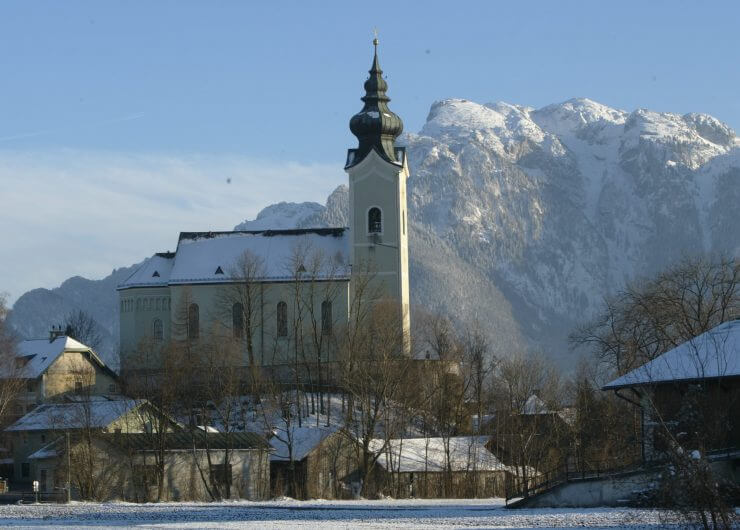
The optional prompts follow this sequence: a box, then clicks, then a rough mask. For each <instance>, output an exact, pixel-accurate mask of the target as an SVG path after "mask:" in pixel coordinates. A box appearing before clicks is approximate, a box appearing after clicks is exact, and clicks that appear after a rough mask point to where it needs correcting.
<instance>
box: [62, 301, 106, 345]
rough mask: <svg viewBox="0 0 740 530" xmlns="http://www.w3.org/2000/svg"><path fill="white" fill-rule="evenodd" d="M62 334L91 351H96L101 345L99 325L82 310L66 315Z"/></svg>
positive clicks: (101, 336) (101, 337)
mask: <svg viewBox="0 0 740 530" xmlns="http://www.w3.org/2000/svg"><path fill="white" fill-rule="evenodd" d="M64 334H65V335H67V336H68V337H72V338H73V339H75V340H76V341H79V342H81V343H83V344H85V345H86V346H89V347H90V349H92V350H93V351H97V349H98V348H99V347H100V345H101V344H102V343H103V335H102V333H101V332H100V324H98V322H97V321H96V320H95V319H94V318H93V317H92V315H90V314H89V313H87V312H85V311H83V310H82V309H80V310H78V311H73V312H72V313H70V314H69V315H67V318H66V319H65V322H64Z"/></svg>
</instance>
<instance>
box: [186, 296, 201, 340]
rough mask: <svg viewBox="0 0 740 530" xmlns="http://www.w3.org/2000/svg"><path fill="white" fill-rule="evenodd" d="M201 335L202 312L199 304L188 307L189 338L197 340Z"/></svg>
mask: <svg viewBox="0 0 740 530" xmlns="http://www.w3.org/2000/svg"><path fill="white" fill-rule="evenodd" d="M198 335H200V310H199V309H198V304H190V307H188V338H189V339H197V338H198Z"/></svg>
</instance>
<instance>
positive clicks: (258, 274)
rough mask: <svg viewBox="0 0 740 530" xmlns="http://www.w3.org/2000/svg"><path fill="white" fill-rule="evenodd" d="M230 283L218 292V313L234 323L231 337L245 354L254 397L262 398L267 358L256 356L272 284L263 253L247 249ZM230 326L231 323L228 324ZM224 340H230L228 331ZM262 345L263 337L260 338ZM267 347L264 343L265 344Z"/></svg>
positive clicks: (266, 316) (240, 257) (241, 256)
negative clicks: (263, 369) (269, 281)
mask: <svg viewBox="0 0 740 530" xmlns="http://www.w3.org/2000/svg"><path fill="white" fill-rule="evenodd" d="M228 272H229V273H230V276H231V282H230V283H229V284H228V286H226V287H225V288H224V289H223V290H221V291H220V292H219V299H218V300H217V304H216V305H217V312H218V313H221V315H219V316H222V317H223V318H222V320H223V321H224V322H228V323H229V324H231V326H230V329H231V337H230V339H231V340H233V341H234V342H235V343H236V344H237V345H238V346H239V348H240V351H244V352H245V353H246V359H247V364H248V375H249V388H250V389H251V391H252V394H253V396H254V398H255V401H259V399H260V375H261V373H260V368H259V366H260V365H264V361H265V360H264V359H258V358H257V353H258V352H257V348H256V344H257V342H258V338H259V337H260V336H261V335H262V336H263V335H264V330H263V329H262V326H263V323H264V321H265V319H266V318H269V315H265V310H266V306H265V297H266V296H268V294H269V293H268V291H269V289H270V284H269V283H265V282H264V278H265V275H266V270H265V263H264V260H263V259H262V257H261V256H258V255H256V254H254V253H253V252H252V251H250V250H245V251H244V252H243V253H242V254H241V255H240V256H239V257H238V258H237V260H236V262H235V263H234V265H233V267H232V268H231V270H230V271H228ZM227 328H228V326H227ZM222 339H229V337H228V332H227V333H224V337H222ZM259 342H260V344H262V343H263V342H264V340H260V341H259ZM262 347H264V345H262Z"/></svg>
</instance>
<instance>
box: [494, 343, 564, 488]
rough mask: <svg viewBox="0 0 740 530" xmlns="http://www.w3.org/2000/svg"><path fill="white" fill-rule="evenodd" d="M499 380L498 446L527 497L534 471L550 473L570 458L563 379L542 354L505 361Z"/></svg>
mask: <svg viewBox="0 0 740 530" xmlns="http://www.w3.org/2000/svg"><path fill="white" fill-rule="evenodd" d="M495 377H496V380H497V381H496V396H495V398H494V399H495V402H496V403H497V405H498V406H497V410H496V417H497V421H496V426H495V429H496V432H495V434H494V440H495V446H496V448H497V450H498V451H499V453H500V454H502V456H503V457H504V458H505V459H508V460H510V461H511V462H512V464H513V465H514V466H516V467H517V469H518V474H519V477H520V479H521V480H522V482H523V484H525V494H526V485H527V484H528V483H529V481H530V480H531V479H532V478H533V477H532V476H531V471H532V470H536V471H542V470H547V469H548V468H551V467H554V466H556V465H559V464H560V463H562V462H563V461H564V459H565V456H566V455H564V454H563V453H562V449H563V446H564V444H563V442H562V436H563V435H564V434H565V433H564V432H563V430H564V427H565V426H564V424H563V422H562V418H560V416H559V415H558V412H559V411H561V410H562V408H563V403H562V395H563V393H562V391H561V388H562V387H561V381H560V375H559V373H558V371H557V369H556V368H555V367H554V366H553V365H552V364H550V363H549V362H548V361H546V360H545V359H544V357H542V356H541V355H531V354H530V355H526V354H519V355H514V356H512V357H510V358H507V359H503V360H502V361H501V363H500V365H499V367H498V370H497V373H496V376H495Z"/></svg>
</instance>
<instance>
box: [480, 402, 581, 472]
mask: <svg viewBox="0 0 740 530" xmlns="http://www.w3.org/2000/svg"><path fill="white" fill-rule="evenodd" d="M573 420H574V412H573V409H572V408H568V407H565V408H560V409H559V410H553V409H551V408H550V407H548V406H547V404H546V403H545V402H544V401H543V400H542V399H541V398H540V397H539V396H538V395H537V394H532V395H530V396H529V397H528V398H527V399H526V401H524V402H523V403H522V404H521V406H519V407H518V408H517V409H515V410H509V409H502V410H499V411H497V412H496V413H495V414H494V415H492V417H490V418H489V419H488V421H487V422H486V423H484V424H483V426H482V431H483V432H485V433H487V434H489V435H490V438H489V440H488V442H487V443H486V447H488V448H489V449H490V450H491V451H493V453H494V454H495V455H496V456H497V457H498V458H499V459H501V461H502V462H504V463H506V464H507V465H512V466H517V467H519V468H520V469H522V470H524V469H527V468H536V469H538V470H542V469H550V468H552V467H555V466H557V465H558V464H560V463H562V462H564V461H565V460H566V459H567V458H568V456H569V453H570V447H571V440H572V425H573Z"/></svg>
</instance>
